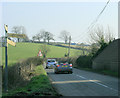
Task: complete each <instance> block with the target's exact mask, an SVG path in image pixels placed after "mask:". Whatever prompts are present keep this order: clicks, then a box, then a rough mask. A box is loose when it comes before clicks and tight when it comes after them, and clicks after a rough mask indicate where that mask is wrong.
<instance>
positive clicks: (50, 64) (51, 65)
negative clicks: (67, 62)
mask: <svg viewBox="0 0 120 98" xmlns="http://www.w3.org/2000/svg"><path fill="white" fill-rule="evenodd" d="M56 64H57V62H56V59H47V64H46V68H54V67H56Z"/></svg>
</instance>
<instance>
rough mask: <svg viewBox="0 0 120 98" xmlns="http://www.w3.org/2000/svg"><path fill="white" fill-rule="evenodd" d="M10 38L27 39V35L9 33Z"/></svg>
mask: <svg viewBox="0 0 120 98" xmlns="http://www.w3.org/2000/svg"><path fill="white" fill-rule="evenodd" d="M8 37H16V38H26V35H25V34H15V33H8Z"/></svg>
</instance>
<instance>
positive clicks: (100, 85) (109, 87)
mask: <svg viewBox="0 0 120 98" xmlns="http://www.w3.org/2000/svg"><path fill="white" fill-rule="evenodd" d="M73 75H76V76H78V77H80V78H82V79H85V80H89V81H91V82H93V83H96V84H98V85H100V86H103V87H105V88H108V89H111V90H113V91H116V92H118V90H116V89H113V88H111V87H108V86H106V85H104V84H101V83H98V82H96V81H92V80H91V79H87V78H85V77H83V76H80V75H77V74H74V73H73Z"/></svg>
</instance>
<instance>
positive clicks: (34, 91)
mask: <svg viewBox="0 0 120 98" xmlns="http://www.w3.org/2000/svg"><path fill="white" fill-rule="evenodd" d="M33 74H34V75H35V76H34V77H32V78H31V80H30V81H29V82H28V83H27V85H25V86H24V87H18V88H16V89H14V90H9V91H8V93H3V98H4V97H6V98H7V97H8V96H59V94H58V93H57V92H56V90H55V89H54V88H53V87H52V84H51V83H50V80H49V78H48V77H47V74H46V72H45V70H44V68H43V66H42V65H40V66H37V67H36V68H35V70H34V72H33Z"/></svg>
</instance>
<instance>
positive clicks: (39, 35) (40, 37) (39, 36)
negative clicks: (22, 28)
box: [35, 33, 42, 42]
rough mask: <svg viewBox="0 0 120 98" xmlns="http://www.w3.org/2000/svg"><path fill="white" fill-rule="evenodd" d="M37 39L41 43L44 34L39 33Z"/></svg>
mask: <svg viewBox="0 0 120 98" xmlns="http://www.w3.org/2000/svg"><path fill="white" fill-rule="evenodd" d="M35 38H36V39H37V40H38V41H39V42H40V40H41V39H42V34H41V33H37V34H36V37H35Z"/></svg>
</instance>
